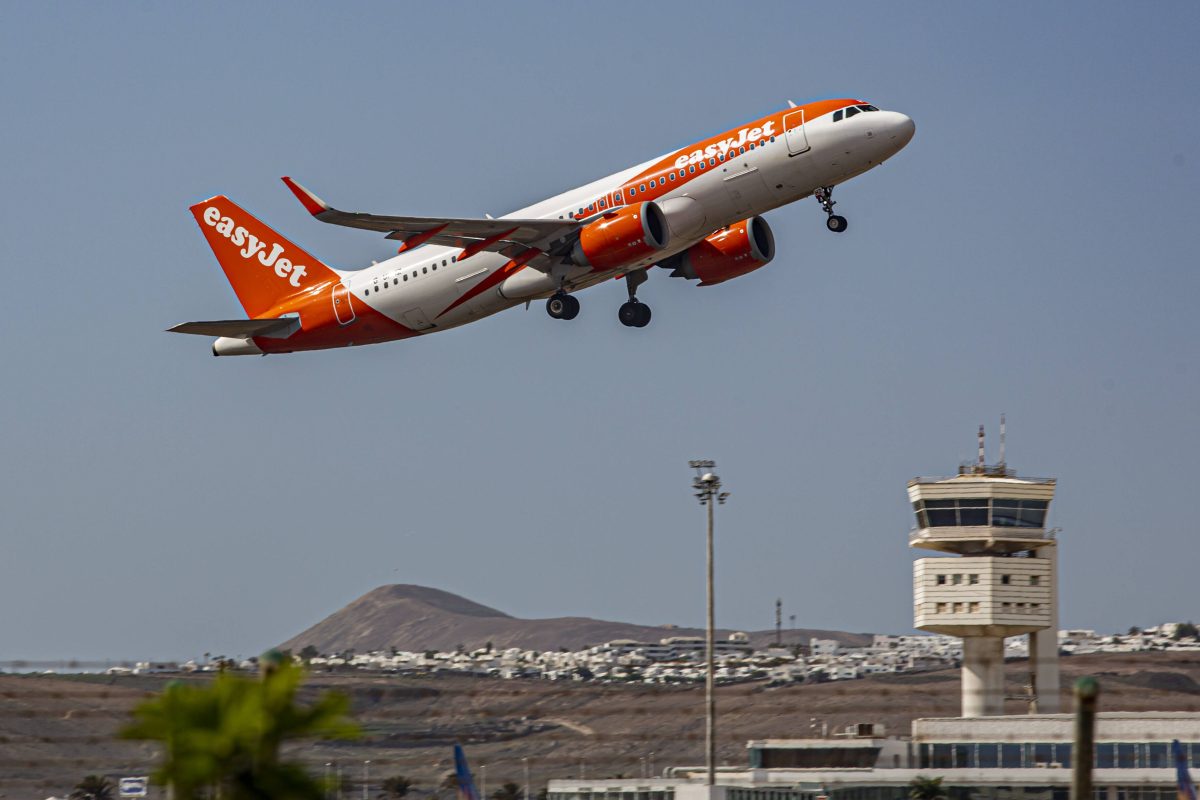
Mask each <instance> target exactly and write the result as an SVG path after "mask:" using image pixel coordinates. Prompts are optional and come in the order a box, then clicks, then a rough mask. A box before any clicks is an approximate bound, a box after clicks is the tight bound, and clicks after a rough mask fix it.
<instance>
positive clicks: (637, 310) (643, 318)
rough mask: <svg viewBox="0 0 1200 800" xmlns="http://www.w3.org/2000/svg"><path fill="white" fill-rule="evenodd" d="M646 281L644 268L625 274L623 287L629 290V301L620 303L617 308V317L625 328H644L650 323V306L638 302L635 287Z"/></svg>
mask: <svg viewBox="0 0 1200 800" xmlns="http://www.w3.org/2000/svg"><path fill="white" fill-rule="evenodd" d="M645 282H646V270H644V269H638V270H634V271H633V272H630V273H628V274H627V275H626V276H625V288H626V289H627V290H628V291H629V302H627V303H622V304H621V308H620V309H618V310H617V319H619V320H621V324H622V325H624V326H625V327H627V328H644V327H646V326H647V325H649V324H650V306H648V305H646V304H645V303H641V302H638V299H637V287H639V286H641V285H642V284H643V283H645Z"/></svg>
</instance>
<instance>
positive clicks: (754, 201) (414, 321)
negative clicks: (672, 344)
mask: <svg viewBox="0 0 1200 800" xmlns="http://www.w3.org/2000/svg"><path fill="white" fill-rule="evenodd" d="M833 116H834V115H833V113H832V112H831V113H826V114H824V115H822V116H819V117H816V118H814V119H811V120H807V121H805V122H804V124H803V127H802V129H799V128H798V129H796V130H788V131H786V133H785V132H784V131H782V130H780V128H781V127H782V126H780V125H775V126H772V124H771V123H770V122H766V123H763V124H761V125H759V126H758V127H756V128H742V129H740V130H737V131H733V132H730V134H728V135H726V136H725V137H724V138H722V139H719V140H715V143H714V144H712V145H709V146H708V147H707V148H706V149H703V150H694V151H688V150H681V151H678V152H677V153H671V154H667V155H665V156H662V157H660V158H657V159H652V160H650V161H647V162H645V163H643V164H639V165H637V166H634V167H630V168H629V169H626V170H622V171H621V172H618V173H615V174H613V175H609V176H606V177H604V178H601V179H599V180H597V181H593V182H592V183H589V184H587V185H585V186H580V187H578V188H576V189H572V190H570V191H567V192H563V193H562V194H559V195H556V196H554V197H551V198H548V199H546V200H543V201H541V202H539V203H535V204H534V205H531V206H529V207H527V208H522V209H519V210H517V211H514V212H513V213H511V214H508V215H505V216H506V217H514V218H523V219H529V218H542V219H567V218H571V217H572V216H574V217H576V218H578V217H580V216H583V217H587V216H590V215H591V213H593V212H594V210H595V205H594V204H595V203H597V200H598V199H599V198H605V197H607V198H611V197H613V195H614V193H619V192H620V188H621V187H622V186H626V185H628V184H629V182H630V181H633V180H635V179H637V178H639V176H642V175H644V174H647V170H649V169H650V168H652V167H654V165H661V164H662V163H664V159H667V158H670V160H669V161H668V162H666V163H667V164H668V167H671V166H674V168H675V170H677V171H679V173H680V174H684V173H683V171H687V172H686V174H684V177H682V178H680V179H679V180H678V181H677V180H676V172H675V171H671V172H670V173H669V174H668V177H664V178H661V180H662V181H663V184H664V187H665V188H663V189H662V190H660V191H659V192H658V193H657V194H655V196H654V197H653V199H654V200H655V202H657V203H658V204H659V205H660V206H661V205H664V204H666V203H669V202H670V201H672V200H676V199H677V198H690V200H684V201H683V202H684V203H686V204H688V205H689V206H690V207H691V212H692V213H690V214H689V216H688V219H689V220H690V222H691V224H689V226H688V229H687V230H682V231H680V230H674V229H672V232H671V233H672V236H671V239H670V242H669V246H668V248H667V249H666V250H663V251H658V252H655V253H654V254H653V255H651V256H648V257H647V258H646V259H644V260H643V261H641V262H637V263H634V264H629V265H624V266H622V267H621V268H620V269H619V270H609V271H605V272H597V271H593V270H591V269H590V268H587V267H580V266H572V267H570V268H569V269H568V272H567V274H566V276H565V283H564V284H563V288H564V289H565V290H566V291H568V292H574V291H577V290H579V289H583V288H586V287H588V286H591V285H594V284H596V283H599V282H601V281H604V280H607V279H609V278H611V277H613V276H614V275H616V274H622V273H627V272H630V271H632V270H635V269H639V268H643V267H647V266H650V265H651V264H653V263H657V262H660V261H662V260H663V259H665V258H667V257H669V256H671V255H674V254H676V253H678V252H680V251H683V250H685V249H687V248H689V247H691V246H692V245H694V244H695V243H696V242H698V241H700V240H701V239H703V238H704V237H705V236H708V235H709V234H711V233H712V232H713V231H716V230H718V229H720V228H723V227H725V226H727V225H730V224H733V223H735V222H738V221H739V220H743V219H746V218H748V217H751V216H754V215H758V214H763V213H765V212H767V211H770V210H772V209H775V208H778V207H779V206H782V205H785V204H787V203H791V202H794V201H796V200H800V199H802V198H805V197H808V196H810V195H811V194H812V193H813V192H814V191H815V190H816V189H818V188H820V187H832V186H835V185H837V184H839V183H842V182H844V181H846V180H849V179H850V178H853V177H855V176H856V175H859V174H861V173H863V172H866V171H867V170H869V169H871V168H872V167H875V166H878V165H879V164H880V163H882V162H883V161H884V160H885V159H887V158H889V157H891V156H892V155H893V154H895V153H896V152H897V151H899V150H900V149H901V148H902V147H904V145H906V144H907V143H908V141H909V139H911V137H912V131H913V125H912V122H911V120H909V119H908V117H906V116H904V115H903V114H899V113H897V112H889V111H876V112H873V113H860V114H857V115H856V116H853V117H850V118H846V119H839V120H838V121H836V122H835V121H833ZM839 117H840V114H839ZM755 131H757V132H758V136H757V138H753V137H751V135H750V134H752V133H753V132H755ZM797 131H798V132H797ZM747 143H750V144H752V145H753V146H752V147H751V146H748V145H747ZM709 151H711V154H710V152H709ZM697 156H699V158H697ZM710 161H711V164H712V165H711V166H709V165H708V164H709V162H710ZM698 162H704V168H702V169H700V170H697V163H698ZM641 191H643V192H644V191H646V187H645V186H644V185H643V186H642V190H641ZM642 199H643V198H642V197H641V196H639V195H637V194H636V193H635V194H634V195H633V196H632V197H627V199H623V200H622V201H621V202H625V203H632V202H637V201H640V200H642ZM645 199H649V197H647V198H645ZM693 201H694V203H695V204H697V205H695V206H692V202H693ZM609 202H610V203H611V202H613V201H612V200H611V199H610V200H609ZM589 205H592V206H593V212H589V211H588V206H589ZM697 220H699V223H698V224H697ZM460 252H461V249H460V248H455V247H444V246H437V245H425V246H423V247H419V248H417V249H416V250H413V251H412V252H405V253H402V254H400V255H398V256H395V257H393V258H390V259H387V260H386V261H381V262H379V263H377V264H374V265H373V266H371V267H368V268H366V269H362V270H359V271H355V272H344V273H341V275H342V282H343V284H344V285H345V286H346V288H347V289H348V291H349V292H350V293H351V294H352V295H353V296H354V299H355V302H361V303H364V304H366V305H368V306H370V307H371V308H373V309H375V310H376V311H378V312H380V313H382V314H384V315H386V316H387V317H390V318H391V319H393V320H395V321H396V322H398V323H400V324H401V325H404V326H406V327H408V328H411V329H413V330H416V331H424V332H433V331H435V330H441V329H445V328H451V327H455V326H458V325H462V324H464V323H467V322H471V321H474V320H477V319H479V318H480V317H484V316H487V315H489V314H494V313H496V312H498V311H502V310H504V309H506V308H510V307H512V306H514V305H517V304H520V303H522V302H525V301H526V300H527V299H529V298H533V297H544V296H548V295H549V294H551V293H553V292H554V291H555V290H556V289H557V288H558V285H559V279H558V278H556V277H552V276H550V275H547V274H545V273H542V272H538V271H536V270H533V269H531V268H526V269H525V270H524V271H523V272H522V273H519V274H518V275H515V276H512V277H510V278H508V279H507V281H505V282H504V283H501V284H500V285H499V286H496V287H489V288H488V289H487V290H486V291H481V292H479V293H478V294H477V295H475V296H473V297H471V298H470V299H469V300H467V301H466V302H462V303H460V304H458V305H455V302H456V301H457V300H458V299H459V298H461V297H462V296H463V295H465V294H467V293H469V292H470V291H471V290H472V288H473V287H476V286H478V285H479V284H480V283H481V282H483V281H485V280H487V278H488V276H489V274H491V273H492V272H494V271H495V270H498V269H500V268H502V267H503V266H504V265H505V264H506V263H507V262H508V258H506V257H505V256H502V255H500V254H497V253H492V252H481V253H478V254H476V255H473V256H471V257H469V258H467V259H464V260H463V261H461V262H460V261H458V260H457V256H458V254H459V253H460ZM518 278H520V279H521V280H520V281H517V280H516V279H518ZM506 286H507V287H508V290H507V291H506ZM447 309H448V310H447Z"/></svg>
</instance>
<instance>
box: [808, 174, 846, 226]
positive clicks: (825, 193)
mask: <svg viewBox="0 0 1200 800" xmlns="http://www.w3.org/2000/svg"><path fill="white" fill-rule="evenodd" d="M813 197H815V198H817V202H818V203H820V204H821V209H822V210H823V211H824V212H825V213H826V214H828V215H829V217H828V219H826V220H825V227H826V228H829V230H831V231H833V232H834V233H841V232H842V231H844V230H846V225H847V223H846V218H845V217H842V216H839V215H837V214H835V213H833V207H834V206H836V205H837V201H836V200H834V199H833V187H832V186H822V187H820V188H818V189H817V190H816V191H815V192H813Z"/></svg>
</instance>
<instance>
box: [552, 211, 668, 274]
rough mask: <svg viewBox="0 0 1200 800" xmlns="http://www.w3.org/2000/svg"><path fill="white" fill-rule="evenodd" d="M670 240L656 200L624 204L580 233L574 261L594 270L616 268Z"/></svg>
mask: <svg viewBox="0 0 1200 800" xmlns="http://www.w3.org/2000/svg"><path fill="white" fill-rule="evenodd" d="M670 241H671V229H670V228H669V227H668V226H667V217H666V215H665V214H663V212H662V209H661V208H659V207H658V204H657V203H655V202H653V201H648V202H645V203H637V204H635V205H629V206H621V207H619V208H616V209H614V210H613V211H611V212H610V213H608V214H605V215H604V216H603V217H601V218H600V219H598V220H596V221H595V222H593V223H591V224H589V225H587V226H586V227H585V228H584V229H583V230H581V231H580V232H579V241H577V242H576V243H575V247H574V249H572V251H571V260H572V261H574V262H575V263H576V264H579V265H581V266H585V267H591V268H592V269H595V270H605V269H614V268H616V267H623V266H625V265H626V264H632V263H634V262H635V261H638V260H640V259H643V258H645V257H646V256H649V255H651V254H653V253H656V252H658V251H660V250H664V249H666V247H667V245H668V244H669V243H670Z"/></svg>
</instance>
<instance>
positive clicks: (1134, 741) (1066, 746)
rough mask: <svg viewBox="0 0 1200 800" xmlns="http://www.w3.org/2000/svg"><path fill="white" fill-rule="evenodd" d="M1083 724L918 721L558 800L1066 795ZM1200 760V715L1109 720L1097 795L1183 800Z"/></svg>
mask: <svg viewBox="0 0 1200 800" xmlns="http://www.w3.org/2000/svg"><path fill="white" fill-rule="evenodd" d="M1073 726H1074V718H1073V717H1072V715H1070V714H1042V715H1029V716H1003V717H978V718H952V719H919V720H916V721H915V722H914V723H913V728H912V736H911V737H884V736H877V735H873V734H874V733H875V730H873V729H872V727H871V726H855V727H854V728H852V729H851V730H849V731H847V732H845V733H843V734H841V735H838V736H835V737H833V738H830V739H767V740H761V741H751V742H748V743H747V751H748V762H749V763H748V765H747V767H746V768H744V769H742V768H731V767H722V768H720V770H719V771H718V773H717V785H716V786H714V787H712V789H711V790H710V789H709V787H708V786H706V785H705V784H704V779H705V772H704V769H703V767H672V768H669V769H667V770H666V771H665V772H664V774H663V776H662V777H658V778H650V779H643V780H632V779H623V780H592V781H576V780H556V781H551V782H550V787H549V800H821V799H822V798H825V800H906V798H907V797H908V784H909V782H910V781H912V780H913V779H914V778H916V777H923V778H929V777H940V778H941V779H942V784H943V787H944V789H945V791H946V794H947V796H948V797H949V799H950V800H1067V797H1068V793H1069V791H1070V785H1071V764H1072V761H1071V757H1072V753H1071V749H1072V736H1073V732H1074V728H1073ZM1173 739H1178V740H1179V741H1180V742H1182V743H1183V745H1184V750H1185V752H1186V753H1187V754H1188V757H1189V763H1195V762H1196V760H1200V714H1195V713H1182V712H1178V713H1172V712H1162V713H1132V712H1112V713H1100V714H1099V715H1098V716H1097V722H1096V760H1095V772H1094V773H1093V783H1094V786H1095V800H1176V790H1175V768H1174V765H1173V763H1172V761H1171V755H1170V752H1171V741H1172V740H1173Z"/></svg>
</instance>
